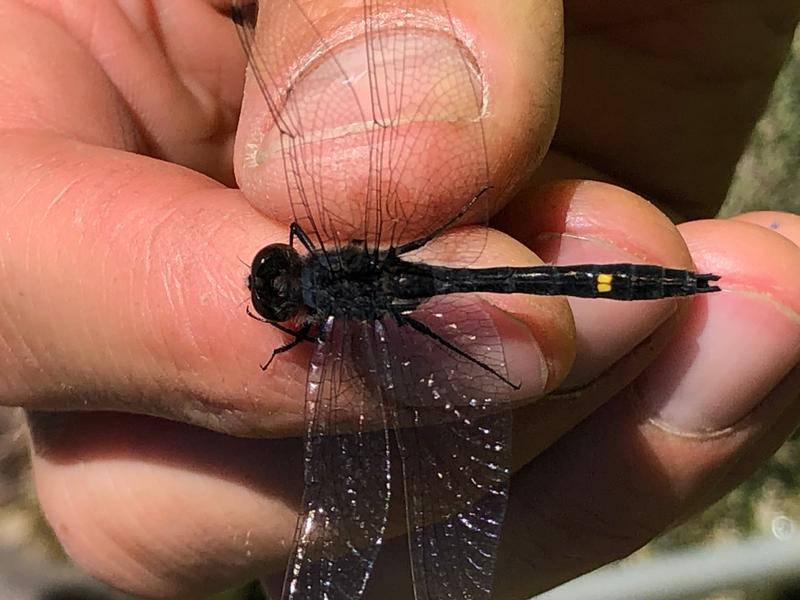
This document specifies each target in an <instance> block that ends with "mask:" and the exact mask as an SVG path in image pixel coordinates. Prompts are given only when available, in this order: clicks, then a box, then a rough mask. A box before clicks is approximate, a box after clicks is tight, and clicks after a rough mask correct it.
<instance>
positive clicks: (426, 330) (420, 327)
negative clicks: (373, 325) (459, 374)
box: [394, 312, 521, 390]
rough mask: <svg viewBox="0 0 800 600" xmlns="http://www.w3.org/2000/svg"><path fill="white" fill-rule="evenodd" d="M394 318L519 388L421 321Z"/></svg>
mask: <svg viewBox="0 0 800 600" xmlns="http://www.w3.org/2000/svg"><path fill="white" fill-rule="evenodd" d="M394 318H395V320H396V321H397V323H398V325H408V326H410V327H411V328H412V329H415V330H416V331H418V332H420V333H421V334H423V335H427V336H428V337H429V338H432V339H434V340H436V341H437V342H439V343H440V344H441V345H442V346H444V347H445V348H447V349H448V350H450V351H452V352H455V353H456V354H458V355H459V356H461V357H463V358H466V359H467V360H468V361H470V362H471V363H473V364H476V365H478V366H479V367H480V368H481V369H483V370H485V371H488V372H489V373H491V374H492V375H494V376H495V377H497V378H498V379H499V380H500V381H502V382H503V383H506V384H508V385H509V386H511V387H512V388H514V389H515V390H518V389H519V388H520V387H521V385H520V384H518V383H512V382H511V381H510V380H509V379H508V378H507V377H505V376H504V375H503V374H502V373H499V372H498V371H496V370H494V369H493V368H492V367H490V366H489V365H487V364H486V363H484V362H481V361H479V360H478V359H477V358H474V357H472V356H470V355H469V353H467V352H464V350H462V349H461V348H459V347H458V346H456V345H455V344H453V343H452V342H449V341H447V340H446V339H444V338H443V337H442V336H440V335H439V334H438V333H436V332H435V331H433V330H432V329H431V328H430V327H428V326H427V325H425V323H422V322H421V321H417V320H416V319H415V318H413V317H409V316H408V315H404V314H402V313H400V312H397V313H394Z"/></svg>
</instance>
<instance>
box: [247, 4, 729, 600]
mask: <svg viewBox="0 0 800 600" xmlns="http://www.w3.org/2000/svg"><path fill="white" fill-rule="evenodd" d="M233 4H234V5H233V9H232V15H233V20H234V21H235V23H236V24H237V27H238V31H239V35H240V37H241V39H242V42H243V45H244V47H245V50H246V52H247V56H248V61H249V68H250V79H251V81H250V84H251V85H257V86H258V87H259V88H260V90H261V92H262V94H263V97H264V100H265V107H264V110H265V112H268V119H270V120H269V121H268V122H267V124H266V125H265V126H264V127H263V131H259V132H257V135H256V137H257V139H258V142H257V143H255V144H253V148H252V149H251V150H250V151H248V153H247V156H246V157H245V160H248V161H250V162H251V166H252V165H255V166H257V167H258V168H259V169H262V170H263V181H262V183H263V184H264V185H265V186H266V187H267V189H270V186H271V185H272V186H275V185H277V184H276V183H275V182H277V181H280V185H281V186H284V189H281V190H280V191H278V192H276V194H277V195H280V196H281V197H287V192H288V199H289V203H290V208H291V216H292V218H293V220H294V222H293V223H292V225H291V228H290V235H289V243H288V244H272V245H269V246H267V247H265V248H263V249H262V250H261V251H260V252H258V254H257V255H256V257H255V258H254V260H253V262H252V270H251V273H250V275H249V277H248V280H247V281H248V287H249V289H250V293H251V304H252V308H253V310H254V311H255V313H253V312H250V314H251V316H254V317H256V318H259V319H262V320H264V321H266V322H267V323H270V324H272V325H274V326H275V327H277V328H278V329H280V330H281V331H283V332H284V333H285V334H287V335H288V336H289V337H288V338H287V343H286V344H285V345H284V346H282V347H279V348H277V349H275V350H274V351H273V354H272V357H271V358H270V361H268V362H267V364H265V365H263V366H264V367H266V366H268V364H269V362H271V361H272V359H274V358H275V357H276V356H277V355H280V354H282V353H284V352H288V351H290V350H291V349H292V348H294V347H295V346H297V345H299V344H304V343H308V344H312V345H313V351H312V355H311V359H310V365H309V372H308V380H307V386H306V399H305V403H306V419H307V430H306V434H305V460H304V468H305V478H304V483H305V487H304V492H303V499H302V505H301V509H300V515H299V519H298V523H297V529H296V534H295V539H294V549H293V554H292V556H291V559H290V563H289V566H288V569H287V573H286V578H285V583H284V590H283V597H284V598H287V599H295V600H299V599H347V600H353V599H357V598H360V597H362V595H363V593H364V590H365V587H366V585H367V581H368V579H369V576H370V573H371V571H372V568H373V565H374V563H375V560H376V557H377V555H378V552H379V550H380V547H381V544H382V542H383V539H384V535H385V533H386V526H387V515H388V512H389V506H390V500H393V499H396V498H398V497H400V498H401V502H402V499H404V501H405V510H406V519H407V528H408V536H409V549H410V555H411V566H412V573H413V582H414V588H415V590H414V591H415V597H416V598H417V599H418V600H422V599H426V600H434V599H459V600H460V599H485V598H488V597H489V595H490V594H491V588H492V578H493V574H494V564H495V557H496V550H497V547H498V543H499V539H500V534H501V529H502V524H503V517H504V513H505V507H506V501H507V495H508V483H509V470H510V467H509V462H510V444H511V411H510V410H509V401H508V399H509V398H510V397H511V396H512V395H513V391H514V390H515V388H517V387H518V382H516V381H512V380H511V379H510V378H509V375H508V372H507V368H506V364H505V359H504V353H503V346H502V343H501V339H500V336H499V334H498V332H497V329H496V328H495V326H494V323H493V320H492V318H491V317H490V315H489V313H488V312H487V310H486V309H485V304H483V303H482V301H481V300H480V299H479V298H477V297H476V296H475V294H473V292H490V293H502V294H544V295H567V296H577V297H583V298H608V299H615V300H647V299H658V298H666V297H671V296H687V295H692V294H697V293H701V292H711V291H716V290H718V289H719V288H718V287H716V286H715V285H712V283H711V282H713V281H715V280H716V279H717V277H716V276H714V275H711V274H696V273H694V272H691V271H686V270H681V269H670V268H665V267H661V266H654V265H634V264H607V265H596V264H586V265H572V266H550V265H540V266H534V267H485V268H477V267H476V266H475V262H476V260H477V259H478V256H479V255H480V252H481V248H483V245H482V244H477V245H474V244H473V245H471V246H470V248H471V249H470V250H467V249H464V250H463V251H461V249H459V251H458V252H452V248H449V249H448V248H447V244H438V245H437V244H436V242H438V241H440V239H441V238H442V237H445V236H442V234H443V233H444V232H445V231H446V230H447V229H448V228H449V227H450V226H452V225H456V224H458V223H459V221H460V220H462V218H464V217H469V218H470V219H471V221H472V222H475V221H476V220H480V218H481V215H482V214H487V213H488V210H489V209H488V207H489V206H490V204H491V200H492V199H493V198H492V196H493V192H494V190H493V189H492V186H491V177H490V171H491V169H490V166H489V160H488V156H487V144H486V137H485V135H484V129H483V117H484V111H485V108H486V107H485V103H486V101H487V100H486V95H485V94H484V93H483V90H482V81H481V71H480V68H479V66H478V63H477V61H476V59H475V57H474V54H473V53H472V52H471V51H470V49H469V48H468V45H467V44H466V43H465V42H464V40H462V39H461V37H460V36H459V35H458V32H459V29H458V27H457V24H456V22H455V21H454V19H453V17H452V16H451V15H450V13H449V12H448V7H447V5H446V4H445V1H444V0H426V1H425V2H414V3H413V6H412V5H410V4H408V3H406V2H403V1H400V0H385V1H382V0H364V2H363V3H356V4H358V6H356V7H355V8H354V7H353V6H352V4H353V3H351V4H348V5H342V7H340V10H336V11H333V12H327V13H325V12H322V13H319V14H318V13H311V12H306V11H308V10H311V8H310V7H312V4H310V3H306V2H299V1H298V0H278V1H275V2H268V3H266V2H265V3H262V6H261V7H260V12H261V15H260V16H259V18H258V23H259V25H258V29H256V21H257V19H256V17H257V13H258V8H259V7H258V5H257V3H255V2H253V1H252V0H249V1H245V0H236V1H234V3H233ZM353 10H355V12H353ZM354 15H357V18H356V17H354ZM354 22H358V23H359V25H358V27H356V28H354V26H353V23H354ZM257 32H258V35H256V33H257ZM256 38H258V39H256ZM342 165H346V166H347V168H344V167H343V166H342ZM359 165H360V166H359ZM444 173H446V175H447V176H446V177H442V174H444ZM443 181H445V182H446V184H444V183H442V182H443ZM272 189H275V190H277V189H278V188H275V187H273V188H272ZM354 198H355V201H350V202H348V200H352V199H354ZM443 199H447V200H452V199H459V201H460V205H461V206H463V208H462V209H461V210H457V211H454V213H452V214H448V211H446V210H443V209H442V208H438V207H441V206H453V205H454V204H453V202H444V201H442V200H443ZM348 206H359V207H360V209H358V210H353V209H347V208H346V207H348ZM287 213H288V211H287ZM484 235H485V234H484ZM437 247H438V248H440V250H438V251H437V250H436V248H437ZM442 247H444V248H445V250H444V251H442V250H441V248H442ZM432 248H433V250H432ZM476 248H477V249H476ZM453 256H457V257H458V259H459V264H460V266H447V265H445V264H440V263H441V262H442V261H445V262H446V259H447V258H452V257H453ZM471 265H472V266H471ZM394 462H399V466H400V468H399V470H397V471H394V470H393V468H392V465H393V463H394ZM393 473H400V474H401V481H395V479H393V477H392V475H393ZM398 491H399V492H400V494H398V493H397V492H398Z"/></svg>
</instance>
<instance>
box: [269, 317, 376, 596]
mask: <svg viewBox="0 0 800 600" xmlns="http://www.w3.org/2000/svg"><path fill="white" fill-rule="evenodd" d="M320 333H321V335H322V336H323V340H322V341H320V342H319V343H318V344H317V345H316V346H315V349H314V352H313V355H312V358H311V366H310V370H309V375H308V384H307V392H306V393H307V397H306V410H307V415H306V418H307V431H306V439H305V457H304V462H305V487H304V489H303V500H302V507H301V512H300V515H299V518H298V522H297V530H296V532H295V540H294V554H293V556H292V558H291V559H290V561H289V567H288V570H287V572H286V579H285V583H284V590H283V596H282V597H283V598H284V599H287V600H308V599H310V598H328V599H330V600H356V599H357V598H360V597H361V594H362V593H363V590H364V587H365V585H366V582H367V579H368V577H369V574H370V573H371V571H372V566H373V563H374V562H375V558H376V557H377V554H378V550H379V549H380V545H381V542H382V540H383V535H384V530H385V528H386V515H387V511H388V506H389V496H390V489H389V467H390V456H389V439H388V435H389V434H388V433H387V430H386V424H385V421H384V427H383V428H378V429H377V430H376V429H374V428H373V429H370V430H367V427H366V425H364V424H365V423H366V422H367V419H366V417H367V416H370V418H372V419H374V418H376V417H377V419H378V421H380V419H381V418H384V419H385V417H383V416H382V415H383V411H382V408H381V407H382V404H381V402H380V398H381V390H380V388H379V387H377V385H376V382H378V381H379V380H380V378H379V376H377V374H376V372H375V370H376V367H375V366H374V365H375V360H374V357H375V356H377V355H378V352H379V350H378V349H377V348H376V343H375V338H374V328H373V327H370V326H368V325H366V324H358V325H354V326H350V324H349V323H346V322H343V321H337V320H335V319H334V318H333V317H331V318H330V319H328V321H327V322H326V323H325V325H324V326H323V327H322V329H321V332H320ZM355 365H358V369H356V367H355ZM367 403H369V405H367ZM360 417H365V418H364V419H361V418H360ZM371 425H372V426H373V427H374V425H375V422H372V423H371Z"/></svg>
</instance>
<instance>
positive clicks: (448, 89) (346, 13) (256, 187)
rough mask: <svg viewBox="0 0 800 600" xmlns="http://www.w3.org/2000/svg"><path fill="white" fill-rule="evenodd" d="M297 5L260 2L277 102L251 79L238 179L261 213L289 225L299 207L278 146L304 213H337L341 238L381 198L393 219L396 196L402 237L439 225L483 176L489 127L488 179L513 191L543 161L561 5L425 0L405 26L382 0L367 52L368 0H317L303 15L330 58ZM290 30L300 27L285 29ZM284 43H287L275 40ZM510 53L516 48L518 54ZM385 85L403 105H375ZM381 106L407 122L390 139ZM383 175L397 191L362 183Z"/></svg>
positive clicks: (261, 34) (261, 37)
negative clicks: (344, 2) (345, 2)
mask: <svg viewBox="0 0 800 600" xmlns="http://www.w3.org/2000/svg"><path fill="white" fill-rule="evenodd" d="M290 4H291V3H285V5H281V6H277V7H272V6H270V7H262V9H263V10H262V11H261V14H260V16H259V18H260V19H261V21H260V24H259V30H258V40H257V44H256V52H257V53H258V54H259V56H260V57H261V59H262V62H261V66H262V69H263V70H264V71H266V73H265V76H269V77H270V78H272V79H271V80H268V82H267V83H268V88H269V91H268V93H270V94H271V95H273V99H274V100H276V102H278V105H279V106H281V109H280V112H276V114H275V115H271V114H270V111H269V109H268V107H267V106H266V102H265V100H264V98H263V97H262V96H261V93H260V91H259V90H258V88H257V85H256V83H255V80H254V78H253V77H250V78H249V81H248V84H247V85H246V90H245V96H244V101H243V110H242V116H241V120H240V127H239V135H238V138H237V143H236V156H237V158H236V161H235V162H236V169H237V181H238V182H239V184H240V187H241V188H242V190H243V191H244V192H245V194H246V195H247V197H248V199H249V200H250V201H251V202H252V203H253V205H254V206H256V207H257V208H258V209H259V210H261V211H262V212H264V213H265V214H267V215H270V216H271V217H273V218H274V219H275V220H276V221H279V222H284V223H287V222H290V221H292V220H294V219H295V218H296V216H297V215H296V214H295V213H294V212H293V211H292V207H291V205H290V198H289V195H288V193H287V190H286V183H285V181H284V170H285V168H286V166H285V165H284V159H283V157H282V155H281V148H284V149H285V153H286V154H287V155H290V156H291V157H292V158H291V160H289V165H288V167H289V169H290V171H292V172H293V173H295V174H296V175H297V177H298V178H299V179H298V180H299V181H301V182H302V183H301V184H298V183H297V181H295V179H293V178H292V177H293V176H292V175H290V182H291V183H290V185H291V186H293V187H294V188H295V189H294V192H293V193H294V197H293V199H292V201H293V202H294V203H295V207H296V211H295V212H296V213H298V214H299V216H302V215H303V212H304V211H307V212H309V213H310V214H311V215H312V216H313V217H314V218H315V221H316V222H317V223H320V224H324V223H325V220H324V219H320V214H321V213H322V210H321V209H322V208H324V211H325V212H326V213H327V214H331V215H336V223H337V225H336V226H337V228H338V230H337V231H332V232H328V233H330V234H334V233H335V234H338V235H340V236H341V237H342V239H345V240H346V239H347V236H349V237H358V236H359V235H361V236H363V233H364V232H363V222H364V214H365V210H366V209H367V205H368V204H369V203H371V202H380V203H382V210H383V217H384V218H385V219H386V220H387V224H386V226H387V228H388V227H389V223H388V220H390V219H391V218H392V217H391V216H390V213H391V211H390V210H389V205H390V204H391V205H392V207H397V208H396V209H397V211H399V214H400V215H402V217H396V219H397V222H398V223H399V225H398V223H395V225H396V226H400V227H402V228H403V229H404V235H406V237H410V236H413V235H414V234H415V233H417V234H418V233H419V232H421V231H430V228H431V221H432V220H435V219H432V217H433V216H435V217H439V216H444V215H446V216H452V215H454V214H456V213H457V211H458V210H459V209H460V208H462V207H463V206H464V205H465V203H466V202H467V201H468V200H469V199H470V198H471V197H472V196H473V195H475V194H477V193H478V192H479V191H480V190H481V188H482V187H483V186H485V185H486V183H487V178H486V176H485V175H484V173H483V171H484V170H485V168H486V163H485V159H484V148H483V141H482V138H483V137H484V136H483V134H484V133H485V142H486V154H487V155H488V161H489V162H488V166H489V177H488V180H489V181H488V183H490V184H491V185H493V186H494V187H495V188H497V190H499V191H501V192H502V191H503V190H506V189H509V188H512V187H513V186H514V184H515V182H518V181H519V179H520V178H521V177H524V176H525V175H526V174H527V173H529V172H530V170H531V169H532V168H533V167H534V166H535V164H536V163H537V162H538V160H539V158H540V157H541V154H542V151H543V148H544V147H545V146H546V144H547V142H548V140H549V138H550V135H551V133H552V129H553V126H554V121H555V115H556V112H557V105H558V98H557V96H556V94H555V93H554V92H553V90H554V89H556V88H557V83H558V80H559V77H560V35H561V29H560V10H559V9H558V7H557V5H558V4H559V3H556V2H544V3H543V2H516V3H510V4H508V5H507V6H506V7H505V8H504V10H503V11H498V10H496V7H494V6H491V5H488V4H486V3H479V2H471V1H459V2H450V3H449V5H448V8H449V12H446V11H445V10H444V3H442V2H438V1H435V0H425V1H419V2H416V3H414V9H415V10H413V11H412V12H411V13H408V14H405V15H404V17H403V18H404V23H405V25H404V27H402V28H398V27H397V26H396V24H395V23H394V21H393V20H392V19H389V18H388V17H389V16H390V15H391V14H392V11H393V10H394V9H392V8H386V9H385V11H386V14H383V16H382V17H381V16H380V15H376V16H375V19H374V23H373V24H374V25H375V27H377V29H378V32H377V33H376V32H371V33H370V36H372V37H371V38H369V39H373V40H375V39H377V38H378V36H382V37H380V44H375V47H374V48H373V51H375V52H376V53H377V55H378V56H377V58H376V57H372V58H368V55H367V52H366V46H365V39H364V34H363V33H362V32H363V19H364V13H363V10H362V7H361V6H360V4H359V3H355V5H353V6H352V7H351V8H342V7H341V3H337V2H323V1H318V2H316V3H313V6H309V7H308V10H307V11H306V12H307V13H308V14H310V15H313V17H314V18H313V22H314V25H315V28H316V29H317V30H318V31H319V35H320V36H321V37H322V38H323V39H324V40H325V44H324V45H325V46H326V48H330V53H331V55H330V56H328V55H327V53H326V57H324V58H322V59H314V60H311V59H310V58H309V55H310V53H313V52H317V48H318V46H319V40H318V35H317V33H316V32H312V31H311V30H310V28H309V25H308V24H307V23H305V16H304V15H302V14H301V13H299V12H297V9H296V7H294V5H290ZM268 11H269V12H268ZM450 19H452V21H451V20H450ZM451 22H452V25H451ZM387 23H391V30H390V31H386V30H385V28H386V27H389V25H387ZM382 27H383V28H384V30H382V29H381V28H382ZM290 28H291V29H292V31H294V32H295V34H294V35H292V36H287V35H285V34H284V33H283V32H284V31H286V30H288V29H290ZM442 30H445V31H450V33H448V35H446V36H443V35H442V33H441V31H442ZM276 40H281V42H282V44H281V45H280V46H279V47H277V48H276ZM278 48H279V49H278ZM279 52H280V53H279ZM392 56H396V57H398V58H397V59H396V61H395V62H393V59H392ZM509 56H514V57H516V58H515V60H514V61H513V62H510V61H508V60H507V57H509ZM397 61H399V64H398V62H397ZM376 65H377V67H376ZM376 68H377V69H378V76H379V77H381V76H383V75H384V74H385V73H389V74H391V76H390V77H389V78H388V81H386V82H384V83H381V84H380V85H378V84H373V86H372V87H370V83H369V82H370V78H369V77H366V76H364V73H365V72H366V71H367V70H368V69H372V70H373V71H374V70H375V69H376ZM381 81H383V80H381ZM343 82H345V83H343ZM351 85H352V87H351ZM384 85H386V86H387V87H388V88H389V89H388V91H387V90H385V89H384V87H383V86H384ZM476 92H477V94H476ZM381 94H388V95H389V96H390V98H389V99H391V101H392V102H393V103H396V104H390V106H389V107H388V108H386V107H384V106H382V105H380V104H379V102H380V95H381ZM392 94H402V96H400V95H397V96H393V95H392ZM375 95H377V96H376V97H373V96H375ZM520 98H524V101H522V102H520V101H519V99H520ZM389 99H384V100H385V101H387V102H388V101H389ZM284 102H285V106H284ZM484 103H485V105H484ZM381 116H382V117H383V118H385V119H387V120H388V119H389V117H396V118H397V119H398V121H399V124H397V125H391V126H390V127H389V129H388V133H384V134H383V135H384V137H385V138H388V139H389V140H390V142H391V143H389V142H385V143H384V141H382V139H383V138H382V137H381V136H379V135H378V133H379V132H380V128H377V127H376V125H375V122H374V119H380V118H381ZM276 118H277V119H278V122H279V123H281V126H282V127H283V128H284V130H285V131H286V133H285V134H284V135H283V137H281V136H280V135H279V134H278V132H277V128H276V127H275V119H276ZM481 124H482V131H481V126H480V125H481ZM287 148H288V150H286V149H287ZM380 161H383V162H380ZM381 165H384V166H383V167H382V166H381ZM376 177H377V178H378V179H379V180H380V181H381V186H380V189H388V190H391V191H392V193H390V194H379V196H380V197H379V198H373V196H372V195H371V194H370V193H367V192H369V191H370V190H373V189H375V187H374V186H376V185H377V183H375V179H376ZM298 185H302V186H304V187H303V188H302V189H300V188H297V186H298ZM370 185H372V186H373V188H370V187H369V186H370ZM497 190H495V191H497ZM392 194H397V197H395V196H393V195H392ZM303 203H305V204H306V206H303V207H302V208H300V205H301V204H303ZM373 208H375V207H374V206H373ZM392 214H394V213H392ZM347 224H349V228H350V230H349V231H348V230H347V228H346V225H347ZM320 226H322V225H320ZM359 227H360V229H361V230H359Z"/></svg>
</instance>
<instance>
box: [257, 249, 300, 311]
mask: <svg viewBox="0 0 800 600" xmlns="http://www.w3.org/2000/svg"><path fill="white" fill-rule="evenodd" d="M302 267H303V260H302V259H301V258H300V255H299V254H298V253H297V251H296V250H295V249H294V248H292V247H291V246H288V245H286V244H271V245H269V246H266V247H265V248H262V249H261V250H260V251H259V253H258V254H256V256H255V258H254V259H253V265H252V267H251V270H250V275H249V277H248V278H247V287H248V288H249V289H250V301H251V302H252V304H253V308H254V309H255V310H256V312H257V313H258V314H259V315H261V316H262V317H264V318H265V319H266V320H268V321H275V322H282V321H287V320H289V319H291V318H292V317H293V316H295V315H296V314H297V313H298V312H299V311H300V310H301V309H302V308H303V293H302V289H301V285H300V272H301V270H302Z"/></svg>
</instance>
